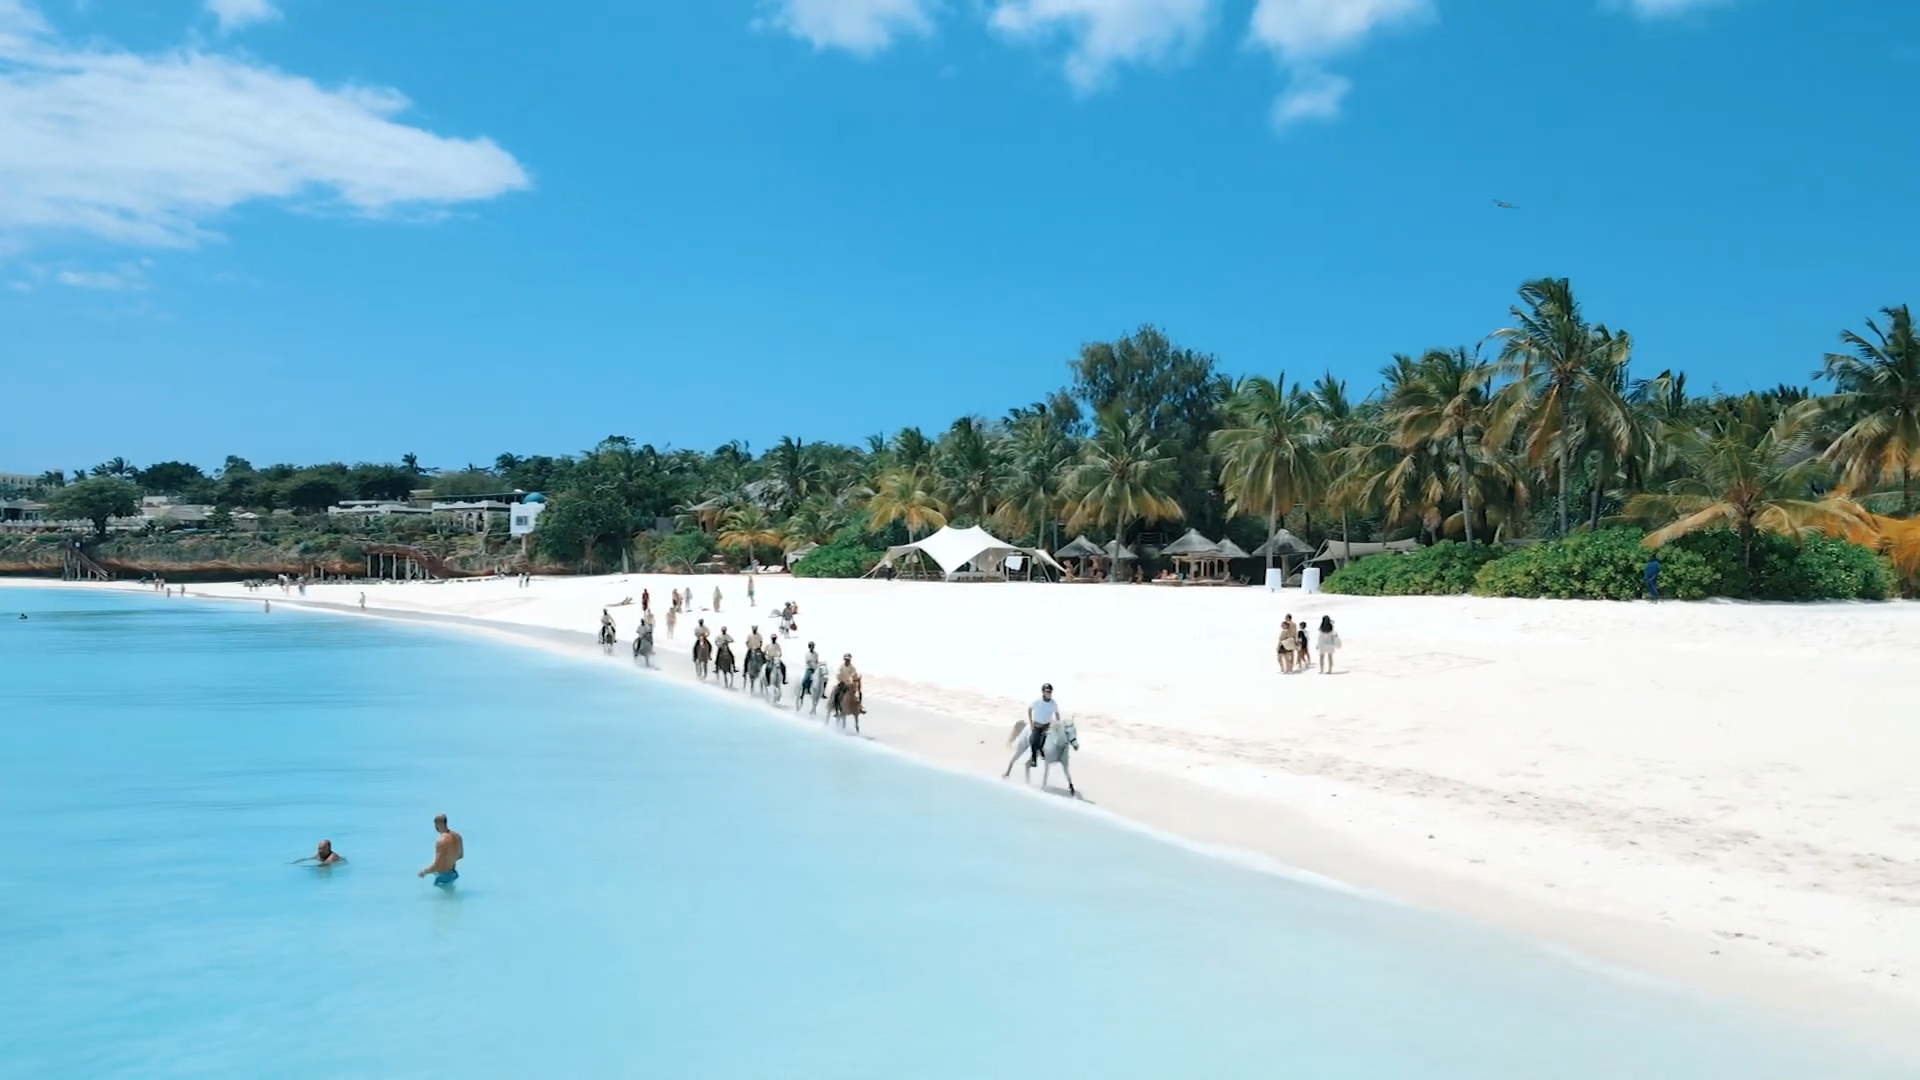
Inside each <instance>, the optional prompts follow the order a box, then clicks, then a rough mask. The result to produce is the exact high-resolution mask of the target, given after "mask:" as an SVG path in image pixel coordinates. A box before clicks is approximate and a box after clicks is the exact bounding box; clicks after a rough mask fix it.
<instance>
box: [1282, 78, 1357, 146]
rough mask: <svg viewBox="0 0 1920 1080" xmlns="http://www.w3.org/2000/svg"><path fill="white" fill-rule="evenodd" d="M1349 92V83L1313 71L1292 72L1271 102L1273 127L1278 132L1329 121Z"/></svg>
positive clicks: (1348, 80)
mask: <svg viewBox="0 0 1920 1080" xmlns="http://www.w3.org/2000/svg"><path fill="white" fill-rule="evenodd" d="M1351 89H1353V80H1351V79H1348V78H1347V77H1345V76H1343V75H1333V74H1329V73H1328V72H1325V71H1320V70H1317V69H1315V68H1300V69H1297V70H1295V71H1294V73H1293V76H1292V79H1291V81H1289V82H1288V83H1287V88H1286V89H1285V90H1283V91H1281V92H1280V96H1279V97H1278V98H1277V99H1275V100H1274V103H1273V126H1274V127H1275V128H1277V129H1279V130H1281V131H1285V130H1286V129H1287V128H1290V127H1292V126H1293V125H1295V124H1298V123H1301V122H1302V121H1306V120H1333V119H1335V118H1337V117H1339V115H1340V105H1341V103H1342V102H1344V101H1346V99H1347V91H1349V90H1351Z"/></svg>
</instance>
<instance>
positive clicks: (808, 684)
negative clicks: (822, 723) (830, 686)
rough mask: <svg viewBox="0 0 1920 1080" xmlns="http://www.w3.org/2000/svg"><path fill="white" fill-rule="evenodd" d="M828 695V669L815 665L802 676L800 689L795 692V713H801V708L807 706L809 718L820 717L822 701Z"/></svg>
mask: <svg viewBox="0 0 1920 1080" xmlns="http://www.w3.org/2000/svg"><path fill="white" fill-rule="evenodd" d="M826 695H827V669H826V668H825V667H822V666H820V665H817V664H816V665H814V666H813V667H810V668H808V669H807V670H806V672H805V673H803V674H802V675H801V676H800V688H799V689H798V690H795V691H794V692H793V711H794V712H799V711H800V706H802V705H807V706H809V707H808V709H807V715H808V716H815V715H818V714H819V712H820V699H821V698H823V697H825V696H826Z"/></svg>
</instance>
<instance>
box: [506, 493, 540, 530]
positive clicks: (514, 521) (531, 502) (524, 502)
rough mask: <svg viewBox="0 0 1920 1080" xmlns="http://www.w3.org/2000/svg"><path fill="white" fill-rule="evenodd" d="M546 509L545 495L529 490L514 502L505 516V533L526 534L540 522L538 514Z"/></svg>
mask: <svg viewBox="0 0 1920 1080" xmlns="http://www.w3.org/2000/svg"><path fill="white" fill-rule="evenodd" d="M546 509H547V497H546V496H545V495H542V494H540V493H539V492H537V491H535V492H530V493H528V494H526V495H524V496H522V497H521V499H520V501H519V502H518V503H515V504H514V506H513V508H512V510H511V514H510V516H509V517H508V518H507V535H509V536H526V535H527V534H529V533H531V532H533V530H534V529H535V528H536V527H538V526H539V524H540V515H541V514H543V513H545V512H546Z"/></svg>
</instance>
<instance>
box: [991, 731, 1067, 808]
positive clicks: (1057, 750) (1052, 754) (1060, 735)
mask: <svg viewBox="0 0 1920 1080" xmlns="http://www.w3.org/2000/svg"><path fill="white" fill-rule="evenodd" d="M1026 730H1027V722H1026V721H1025V720H1016V721H1014V724H1013V730H1012V731H1011V732H1009V733H1008V734H1007V745H1008V746H1014V745H1016V744H1017V745H1018V747H1019V748H1018V749H1016V750H1015V751H1014V752H1013V757H1012V758H1010V759H1008V761H1007V771H1006V772H1004V773H1002V774H1001V775H1002V776H1011V775H1013V766H1014V763H1015V762H1017V761H1019V760H1020V757H1021V755H1023V754H1024V755H1027V764H1026V765H1024V766H1023V769H1024V770H1025V771H1024V772H1023V773H1022V775H1023V776H1024V777H1026V779H1027V780H1028V781H1029V782H1031V781H1032V779H1033V759H1032V752H1033V749H1032V743H1031V742H1030V739H1031V736H1029V737H1028V739H1022V738H1021V737H1020V736H1021V734H1022V733H1023V732H1025V731H1026ZM1078 749H1080V732H1079V730H1078V729H1077V728H1075V727H1074V726H1073V721H1072V720H1056V721H1054V723H1053V726H1051V727H1049V728H1048V729H1047V735H1046V741H1045V742H1043V743H1041V744H1040V761H1041V763H1042V765H1043V766H1044V767H1043V768H1042V769H1041V770H1040V790H1042V791H1045V790H1046V789H1047V779H1048V778H1049V777H1051V776H1052V775H1053V767H1054V766H1055V765H1058V766H1060V772H1061V773H1062V774H1063V775H1065V776H1066V778H1067V794H1069V795H1071V796H1073V797H1074V798H1076V799H1077V798H1079V797H1080V789H1078V788H1076V787H1074V786H1073V770H1072V769H1071V768H1069V767H1068V765H1067V759H1068V758H1069V757H1070V756H1072V752H1073V751H1075V750H1078Z"/></svg>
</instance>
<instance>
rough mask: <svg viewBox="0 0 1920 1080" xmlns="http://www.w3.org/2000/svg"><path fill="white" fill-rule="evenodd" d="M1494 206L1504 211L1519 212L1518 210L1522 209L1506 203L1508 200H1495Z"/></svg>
mask: <svg viewBox="0 0 1920 1080" xmlns="http://www.w3.org/2000/svg"><path fill="white" fill-rule="evenodd" d="M1493 205H1495V206H1497V207H1499V208H1500V209H1502V210H1518V209H1520V208H1519V207H1517V206H1515V205H1513V204H1512V203H1510V202H1507V201H1506V200H1504V199H1495V200H1493Z"/></svg>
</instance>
